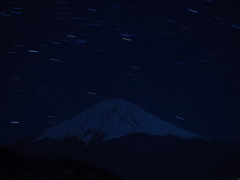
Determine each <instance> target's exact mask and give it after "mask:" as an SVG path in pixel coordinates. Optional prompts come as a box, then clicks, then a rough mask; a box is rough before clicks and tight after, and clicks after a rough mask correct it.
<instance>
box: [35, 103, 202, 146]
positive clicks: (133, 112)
mask: <svg viewBox="0 0 240 180" xmlns="http://www.w3.org/2000/svg"><path fill="white" fill-rule="evenodd" d="M133 133H143V134H151V135H161V136H167V135H174V136H178V137H181V138H195V137H199V136H198V135H196V134H194V133H191V132H188V131H185V130H183V129H180V128H178V127H175V126H173V125H171V124H169V123H167V122H164V121H162V120H160V119H158V118H157V117H155V116H153V115H151V114H149V113H147V112H145V111H144V110H142V109H141V108H139V107H137V106H135V105H134V104H132V103H130V102H128V101H126V100H123V99H116V100H110V101H103V102H100V103H98V104H96V105H95V106H93V107H91V108H89V109H87V110H86V111H84V112H83V113H81V114H80V115H78V116H76V117H74V118H73V119H70V120H67V121H64V122H62V123H60V124H58V125H56V126H54V127H52V128H49V129H47V130H46V131H44V132H43V134H42V135H41V136H40V137H38V138H37V139H36V140H41V139H44V138H51V139H65V138H68V137H71V136H76V137H78V138H79V139H80V140H81V141H84V142H89V141H91V140H92V139H99V140H102V141H108V140H111V139H115V138H119V137H123V136H126V135H128V134H133Z"/></svg>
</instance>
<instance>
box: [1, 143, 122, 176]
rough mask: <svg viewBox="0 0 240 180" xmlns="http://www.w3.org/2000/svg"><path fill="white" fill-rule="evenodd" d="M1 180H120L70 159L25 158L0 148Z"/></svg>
mask: <svg viewBox="0 0 240 180" xmlns="http://www.w3.org/2000/svg"><path fill="white" fill-rule="evenodd" d="M0 179H1V180H120V178H118V177H116V176H115V175H113V174H111V173H109V172H107V171H104V170H100V169H98V168H95V167H93V166H90V165H88V164H86V163H83V162H80V161H74V160H70V159H51V158H26V157H23V156H21V155H19V154H17V153H15V152H13V151H9V150H7V149H6V148H3V147H0Z"/></svg>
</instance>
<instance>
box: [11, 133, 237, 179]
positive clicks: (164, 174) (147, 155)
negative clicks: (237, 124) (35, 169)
mask: <svg viewBox="0 0 240 180" xmlns="http://www.w3.org/2000/svg"><path fill="white" fill-rule="evenodd" d="M30 142H31V143H30ZM9 147H10V146H9ZM11 148H12V149H18V151H19V152H21V153H23V154H25V155H29V156H32V157H42V158H44V157H55V158H62V157H64V158H73V159H78V160H81V161H84V162H87V163H89V164H92V165H93V166H96V167H98V168H101V169H105V170H108V171H111V172H112V173H114V174H117V175H119V176H121V177H123V179H125V180H146V179H151V180H175V179H179V180H192V179H194V180H234V178H239V177H240V165H239V162H240V144H239V143H228V142H218V141H213V140H203V139H181V138H178V137H174V136H172V137H161V136H151V135H146V134H145V135H144V134H132V135H128V136H125V137H122V138H119V139H113V140H110V141H106V142H99V141H96V142H89V144H84V143H82V142H81V141H79V140H78V139H77V138H73V137H72V138H67V139H65V140H59V141H57V140H55V141H51V140H48V139H45V140H41V141H31V140H30V139H28V140H27V141H25V142H24V141H22V142H19V143H16V144H13V145H11Z"/></svg>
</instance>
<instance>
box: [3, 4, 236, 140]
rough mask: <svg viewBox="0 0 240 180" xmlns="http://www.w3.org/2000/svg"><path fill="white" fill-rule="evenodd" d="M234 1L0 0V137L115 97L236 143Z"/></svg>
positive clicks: (15, 135) (56, 120) (45, 125)
mask: <svg viewBox="0 0 240 180" xmlns="http://www.w3.org/2000/svg"><path fill="white" fill-rule="evenodd" d="M237 2H238V0H236V1H234V0H226V1H225V2H224V1H220V0H219V1H218V0H192V1H190V0H159V1H154V0H148V1H147V0H138V1H137V0H101V1H99V0H92V1H89V0H86V1H82V0H64V1H60V0H59V1H58V0H46V1H42V0H31V1H30V0H29V1H27V0H25V1H24V0H22V1H20V0H19V1H8V0H6V1H1V3H0V32H1V33H0V82H1V88H0V95H1V97H0V98H1V100H0V106H1V111H0V144H3V143H6V142H10V141H14V140H16V139H19V138H23V137H26V136H29V135H32V134H34V133H37V132H39V131H41V130H43V129H46V128H48V127H51V126H53V125H55V124H57V123H59V122H62V121H64V120H67V119H69V118H71V117H73V116H75V115H77V114H79V113H80V112H82V111H83V110H85V109H86V108H88V107H91V106H92V105H94V104H96V103H98V102H100V101H102V100H106V99H115V98H123V99H126V100H129V101H130V102H132V103H134V104H136V105H138V106H140V107H141V108H143V109H144V110H146V111H147V112H150V113H152V114H153V115H155V116H157V117H159V118H161V119H162V120H165V121H167V122H170V123H172V124H174V125H176V126H178V127H181V128H184V129H187V130H189V131H192V132H194V133H197V134H200V135H203V136H207V137H209V138H217V139H221V140H229V141H240V130H239V129H240V96H239V92H240V11H239V9H240V5H238V4H237Z"/></svg>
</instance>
